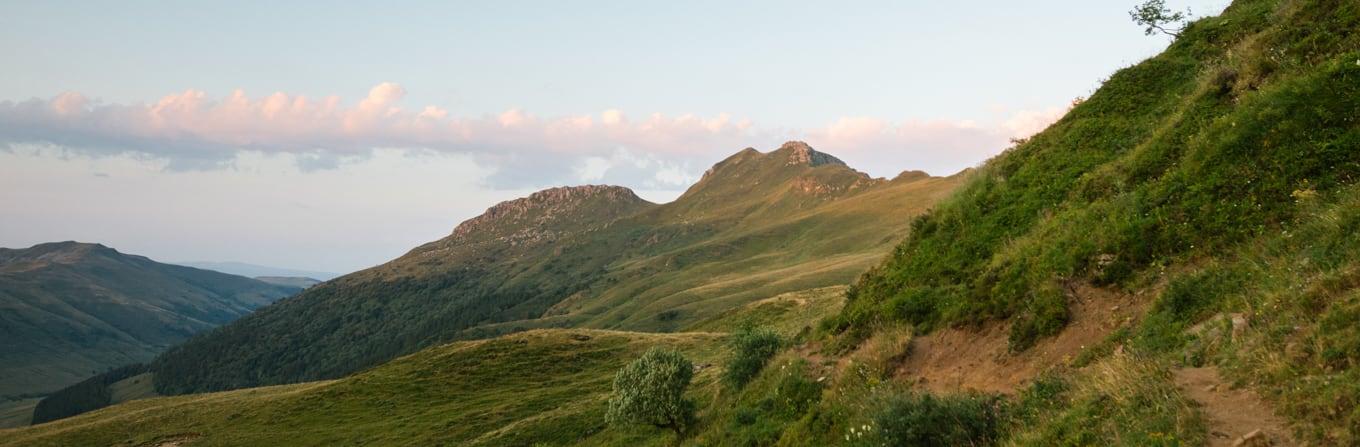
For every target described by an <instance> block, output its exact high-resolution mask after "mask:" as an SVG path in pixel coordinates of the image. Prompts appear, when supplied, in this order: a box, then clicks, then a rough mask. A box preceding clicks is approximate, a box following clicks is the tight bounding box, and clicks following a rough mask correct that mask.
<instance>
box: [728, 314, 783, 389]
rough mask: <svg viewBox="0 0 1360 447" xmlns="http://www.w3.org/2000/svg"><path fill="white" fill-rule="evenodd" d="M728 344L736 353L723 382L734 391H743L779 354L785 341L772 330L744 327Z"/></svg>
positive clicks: (729, 363) (733, 335)
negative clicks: (777, 353)
mask: <svg viewBox="0 0 1360 447" xmlns="http://www.w3.org/2000/svg"><path fill="white" fill-rule="evenodd" d="M728 343H729V344H730V346H731V348H732V350H733V351H734V352H733V354H732V360H731V361H729V362H728V363H727V369H726V370H724V371H723V375H722V380H723V383H725V384H727V385H728V386H729V387H731V388H733V389H741V387H743V386H746V384H747V383H748V382H750V381H751V379H753V378H755V377H756V374H759V373H760V370H761V369H762V368H764V367H765V363H767V362H769V361H770V357H773V356H774V354H775V353H776V352H779V347H780V346H781V345H782V344H783V340H781V339H780V338H779V334H776V333H775V332H774V331H772V330H769V329H765V328H756V327H751V326H744V327H742V328H741V329H738V330H737V332H735V333H733V334H732V338H731V339H730V341H729V342H728Z"/></svg>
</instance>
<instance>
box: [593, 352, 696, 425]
mask: <svg viewBox="0 0 1360 447" xmlns="http://www.w3.org/2000/svg"><path fill="white" fill-rule="evenodd" d="M693 377H694V365H693V364H692V363H690V361H689V359H686V358H685V356H684V355H682V354H680V351H676V350H673V349H664V348H652V349H650V350H648V351H647V352H646V353H644V354H642V357H641V358H638V359H637V360H634V361H633V363H629V364H628V366H625V367H623V369H621V370H619V372H618V374H616V375H615V376H614V392H613V394H612V395H610V398H609V410H608V412H606V413H605V420H606V421H607V422H608V423H609V424H614V425H620V424H649V425H653V426H656V427H660V428H668V429H671V430H672V431H674V432H675V434H676V436H680V435H682V434H683V433H684V431H685V428H686V427H688V426H689V425H690V424H691V423H693V421H694V402H691V401H689V400H687V399H685V389H686V388H689V382H690V379H692V378H693Z"/></svg>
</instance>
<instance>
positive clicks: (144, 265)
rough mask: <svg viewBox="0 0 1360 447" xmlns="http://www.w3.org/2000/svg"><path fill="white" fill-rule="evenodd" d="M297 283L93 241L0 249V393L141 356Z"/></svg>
mask: <svg viewBox="0 0 1360 447" xmlns="http://www.w3.org/2000/svg"><path fill="white" fill-rule="evenodd" d="M298 290H300V289H299V288H297V287H282V286H275V285H270V284H266V283H263V282H260V281H256V280H253V279H250V278H243V277H240V276H234V275H228V274H224V273H218V272H213V271H207V270H200V269H196V268H191V267H183V266H177V265H170V264H161V263H158V262H155V261H152V260H150V259H147V258H144V257H141V256H133V255H127V254H123V253H119V252H118V251H117V250H114V249H112V248H109V247H105V246H103V245H99V244H86V243H78V242H57V243H48V244H39V245H35V246H33V247H30V248H26V249H7V248H0V322H3V324H0V332H3V334H4V335H3V336H2V337H0V377H3V378H4V379H3V380H0V398H5V399H12V398H17V397H20V396H37V395H43V394H47V393H50V392H52V391H55V390H57V389H60V388H62V387H64V386H67V385H70V384H73V383H76V382H79V381H80V380H81V379H84V378H86V377H89V376H91V375H94V374H96V373H99V372H102V371H104V370H107V369H109V368H113V367H116V366H122V365H126V364H130V363H138V362H145V361H147V360H150V359H151V358H152V357H154V356H155V355H156V354H158V353H160V352H161V351H162V350H164V349H165V348H167V347H169V346H171V345H174V344H176V343H179V342H181V341H184V340H185V339H186V338H188V337H189V336H191V335H193V334H196V333H198V332H201V331H203V330H206V329H209V328H212V327H215V326H218V325H221V324H224V323H227V322H230V321H232V320H235V319H236V318H239V317H240V316H242V315H245V314H247V313H250V312H251V311H253V310H255V309H257V308H259V307H261V306H264V305H266V304H269V303H272V302H274V301H275V300H277V299H279V298H282V297H285V296H288V295H290V294H293V293H295V292H297V291H298Z"/></svg>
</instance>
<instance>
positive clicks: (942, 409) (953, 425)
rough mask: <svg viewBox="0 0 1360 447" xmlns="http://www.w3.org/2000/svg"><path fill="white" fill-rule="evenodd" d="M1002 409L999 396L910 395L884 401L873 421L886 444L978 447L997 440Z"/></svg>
mask: <svg viewBox="0 0 1360 447" xmlns="http://www.w3.org/2000/svg"><path fill="white" fill-rule="evenodd" d="M1005 410H1006V404H1005V400H1003V399H1002V398H1001V397H1000V396H991V395H984V394H958V395H949V396H940V397H937V396H933V395H930V394H926V393H915V392H910V393H905V394H898V395H894V396H891V397H889V398H887V399H886V400H885V401H884V402H883V404H882V405H881V406H880V407H879V408H878V409H877V410H876V411H875V413H874V414H873V421H874V425H875V426H876V427H877V433H878V435H879V436H880V437H882V439H883V441H884V442H886V443H887V445H921V446H945V445H979V444H990V443H992V442H995V441H996V439H997V437H998V436H999V435H1000V432H1001V427H1002V424H1003V423H1004V421H1005V419H1004V418H1005Z"/></svg>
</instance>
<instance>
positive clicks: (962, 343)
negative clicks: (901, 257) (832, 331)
mask: <svg viewBox="0 0 1360 447" xmlns="http://www.w3.org/2000/svg"><path fill="white" fill-rule="evenodd" d="M1070 295H1071V296H1070V297H1069V303H1068V304H1069V310H1070V311H1071V316H1072V320H1071V321H1070V322H1069V323H1068V325H1067V327H1066V328H1065V329H1063V331H1062V332H1060V333H1059V334H1058V335H1056V336H1053V337H1048V338H1045V339H1042V340H1040V341H1039V342H1038V343H1037V344H1036V345H1035V346H1034V347H1032V348H1030V349H1028V350H1026V351H1024V352H1021V353H1018V354H1014V353H1011V352H1010V351H1009V345H1008V344H1007V335H1008V333H1009V326H1007V325H1005V324H1002V323H1000V322H996V323H989V324H986V325H984V326H983V327H981V328H978V329H959V328H946V329H942V330H938V331H935V332H932V333H930V334H926V335H924V336H921V337H917V338H915V339H913V340H912V344H911V354H910V355H908V356H907V358H906V361H905V362H903V364H902V365H900V366H899V368H898V370H897V371H896V374H895V376H896V378H897V380H902V381H907V382H910V383H914V384H916V385H917V386H920V387H922V388H924V389H926V390H930V391H932V392H936V393H951V392H959V391H965V390H976V391H984V392H998V393H1007V394H1011V393H1014V392H1015V391H1016V390H1017V389H1018V388H1020V387H1022V386H1024V384H1025V383H1027V382H1028V381H1030V380H1032V379H1033V378H1034V377H1035V376H1037V375H1038V374H1039V373H1041V372H1043V371H1044V370H1045V369H1047V368H1050V367H1052V366H1054V365H1059V364H1065V363H1068V362H1070V361H1071V360H1072V359H1073V358H1074V357H1075V356H1077V355H1078V354H1079V353H1081V351H1082V350H1084V349H1086V348H1087V347H1089V346H1092V345H1095V344H1097V343H1100V341H1101V340H1103V339H1104V338H1105V337H1106V336H1107V335H1109V334H1110V333H1111V332H1113V331H1114V330H1116V329H1117V328H1119V327H1121V326H1127V325H1130V324H1132V323H1133V322H1134V321H1135V320H1136V319H1137V318H1139V317H1141V316H1142V314H1143V312H1144V309H1145V308H1146V302H1147V301H1148V300H1146V299H1144V295H1141V294H1137V295H1136V294H1124V293H1118V292H1114V291H1111V290H1106V289H1099V288H1095V287H1090V286H1079V287H1076V288H1074V289H1073V290H1072V291H1071V294H1070Z"/></svg>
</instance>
